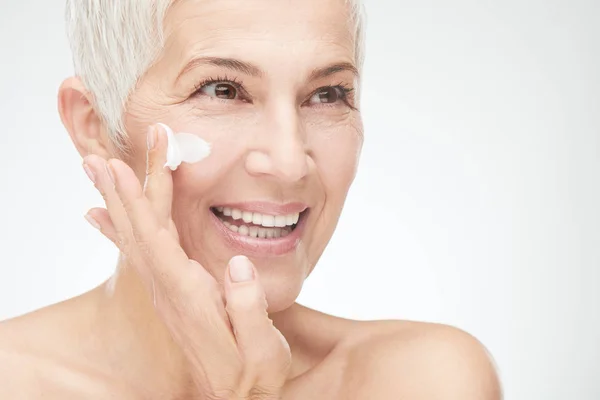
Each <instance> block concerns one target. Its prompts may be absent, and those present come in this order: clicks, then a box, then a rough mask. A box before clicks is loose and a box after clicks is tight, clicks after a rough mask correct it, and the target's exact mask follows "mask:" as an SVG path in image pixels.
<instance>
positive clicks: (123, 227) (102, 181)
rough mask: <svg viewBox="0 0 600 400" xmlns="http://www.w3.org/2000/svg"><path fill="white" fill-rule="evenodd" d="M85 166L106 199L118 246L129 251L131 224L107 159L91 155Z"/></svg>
mask: <svg viewBox="0 0 600 400" xmlns="http://www.w3.org/2000/svg"><path fill="white" fill-rule="evenodd" d="M83 167H84V169H85V171H86V173H87V175H88V177H89V178H90V180H91V181H92V182H93V183H94V185H95V187H96V189H98V191H99V192H100V194H101V195H102V198H103V199H104V203H105V204H106V208H107V210H108V214H109V216H110V220H111V221H112V224H113V227H114V230H115V234H116V242H115V243H116V244H117V247H119V249H120V250H121V251H122V252H124V253H126V252H129V249H128V248H127V247H128V246H129V244H130V243H131V241H132V237H131V224H130V223H129V219H128V217H127V213H126V212H125V209H124V208H123V205H122V204H121V200H120V199H119V195H118V194H117V192H116V191H115V188H114V184H113V183H112V181H111V179H110V177H109V175H108V173H107V170H106V161H105V160H104V159H102V158H101V157H98V156H96V155H89V156H87V157H85V158H84V161H83Z"/></svg>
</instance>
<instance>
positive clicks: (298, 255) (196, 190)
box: [126, 0, 363, 308]
mask: <svg viewBox="0 0 600 400" xmlns="http://www.w3.org/2000/svg"><path fill="white" fill-rule="evenodd" d="M165 38H166V41H165V49H164V51H163V53H162V54H161V56H160V58H159V59H158V61H157V62H156V63H155V64H154V65H153V66H152V67H151V68H150V69H149V70H148V71H147V73H146V74H145V75H144V77H143V78H142V79H141V80H140V83H139V85H138V86H137V87H136V90H135V91H134V93H133V94H132V96H131V97H130V100H129V102H128V104H127V113H126V126H127V129H128V131H129V132H130V133H131V135H132V138H133V141H134V147H135V148H136V149H137V150H138V153H137V154H138V156H137V158H136V160H135V161H134V163H135V165H138V166H139V171H140V174H142V177H143V171H144V170H145V146H146V141H145V136H144V135H143V133H145V132H146V130H147V128H148V126H149V125H151V124H155V123H157V122H163V123H166V124H167V125H169V126H170V127H171V128H172V129H173V130H174V131H176V132H182V131H183V132H189V133H193V134H197V135H199V136H201V137H202V138H203V139H204V140H206V141H208V142H209V143H211V147H212V154H211V156H210V157H208V158H207V159H206V160H204V161H202V162H201V163H199V164H197V165H185V164H184V165H182V166H181V167H180V168H179V169H178V170H177V171H176V173H174V174H173V185H174V186H173V189H174V200H173V219H174V221H175V223H176V225H177V228H178V231H179V233H180V239H181V243H182V246H183V248H184V250H185V251H186V253H187V254H188V256H190V258H193V259H195V260H197V261H198V262H200V263H201V264H202V265H203V266H204V267H205V268H207V270H209V271H210V272H211V273H212V274H213V276H215V278H216V279H217V280H219V281H221V280H222V277H223V272H224V268H225V266H226V264H227V262H228V261H229V259H230V258H231V257H232V256H234V255H235V254H232V253H231V250H230V249H229V248H228V247H227V246H226V245H225V244H223V241H222V238H221V237H218V236H216V234H215V233H214V229H213V228H212V225H211V224H212V221H210V220H209V218H210V214H209V212H210V211H209V208H210V207H211V206H213V205H215V204H219V203H226V202H232V203H235V202H242V201H247V200H268V201H273V202H279V203H285V202H289V201H301V202H304V203H306V204H309V205H310V207H311V213H310V220H309V221H310V226H309V231H308V232H307V233H306V235H305V237H304V238H303V240H302V243H301V245H300V246H298V248H297V250H296V252H295V253H293V254H290V255H288V256H285V257H280V258H277V259H264V260H258V262H259V264H260V265H259V268H261V277H262V278H264V279H265V281H266V282H270V283H268V285H267V287H266V290H267V296H268V298H269V303H270V304H273V307H274V308H285V306H286V305H289V303H290V301H293V300H295V297H296V295H297V292H298V291H299V290H300V287H301V286H302V281H303V280H304V278H305V277H306V276H307V275H308V273H309V271H311V270H312V268H313V266H314V265H315V264H316V262H317V260H318V258H319V257H320V256H321V254H322V252H323V250H324V249H325V247H326V245H327V243H328V241H329V239H330V237H331V235H332V233H333V231H334V230H335V227H336V225H337V221H338V219H339V216H340V213H341V210H342V206H343V203H344V201H345V198H346V195H347V192H348V188H349V187H350V184H351V183H352V181H353V179H354V176H355V174H356V166H357V162H358V155H359V154H360V149H361V148H362V142H363V128H362V119H361V117H360V112H359V111H358V110H356V109H353V108H351V107H347V106H344V105H343V104H339V105H336V106H333V107H324V106H320V105H319V106H316V105H312V104H308V103H307V102H308V100H309V98H310V97H311V95H312V94H313V93H314V92H315V91H316V90H317V89H319V88H321V87H328V86H334V85H339V84H340V83H341V82H343V83H345V84H346V85H348V86H350V87H353V88H354V93H356V92H358V82H357V77H356V76H355V74H354V73H353V72H352V71H346V70H344V71H342V70H340V71H336V72H335V73H334V74H333V75H330V76H322V77H320V78H318V79H313V80H310V77H311V74H313V72H314V71H315V69H319V68H325V67H327V66H331V65H334V64H339V63H349V64H352V65H354V63H355V59H354V58H355V43H354V37H353V30H352V23H351V22H350V12H349V9H348V7H347V5H346V2H345V0H178V1H175V2H174V3H173V5H172V6H171V9H170V10H169V12H168V13H167V18H166V20H165ZM198 57H215V58H230V59H234V60H240V61H243V62H245V63H249V64H252V65H253V66H255V67H256V68H257V69H259V70H260V73H256V72H258V71H246V72H252V73H244V72H243V71H242V69H243V68H237V70H236V68H228V65H227V63H222V62H220V63H212V64H211V65H209V64H210V63H209V64H207V63H195V64H194V65H191V66H190V67H189V68H187V69H186V66H187V65H189V63H190V61H192V60H194V59H196V58H198ZM215 64H217V65H215ZM229 66H231V65H229ZM234 67H235V65H234ZM238 67H239V65H238ZM182 71H183V73H182ZM211 78H212V79H217V80H223V79H235V81H236V82H239V83H240V84H241V85H242V86H243V87H244V89H245V90H247V92H248V94H249V96H250V97H251V99H249V101H247V102H242V101H239V102H236V101H230V102H226V101H221V100H220V99H213V98H208V97H206V96H204V95H201V94H197V93H196V94H195V92H196V91H197V89H198V86H199V85H200V83H201V82H203V81H205V80H207V79H211ZM355 103H357V101H356V102H355ZM355 105H356V104H355ZM275 155H276V156H275ZM249 157H259V158H257V159H259V160H260V159H261V158H260V157H263V159H266V160H268V161H269V162H272V163H281V165H279V166H280V167H282V168H284V167H286V165H284V164H283V163H284V162H286V157H288V158H293V157H306V160H305V162H306V165H307V173H306V176H305V177H303V178H302V179H301V180H298V181H285V180H283V179H281V178H280V177H277V176H275V175H273V174H272V173H271V172H264V171H263V172H260V173H257V172H256V171H251V170H250V168H249V167H248V165H249V163H248V162H247V160H248V159H249ZM299 160H301V161H304V160H303V159H300V158H294V159H293V160H292V161H296V162H299ZM287 161H290V160H287ZM289 165H290V164H287V166H288V167H289ZM296 165H298V164H296ZM134 168H135V167H134ZM274 169H276V168H274ZM262 271H265V273H264V274H263V273H262ZM283 288H287V289H288V291H287V292H285V291H284V290H283Z"/></svg>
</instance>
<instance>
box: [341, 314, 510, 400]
mask: <svg viewBox="0 0 600 400" xmlns="http://www.w3.org/2000/svg"><path fill="white" fill-rule="evenodd" d="M340 345H341V346H342V347H344V348H345V353H346V357H347V369H346V372H345V376H344V377H343V380H344V385H343V386H344V392H345V393H344V394H343V395H342V396H341V397H342V398H356V399H362V398H407V399H414V400H419V399H423V400H433V399H444V400H453V399H456V400H459V399H460V400H500V399H501V398H502V392H501V386H500V382H499V379H498V376H497V372H496V369H495V366H494V362H493V360H492V358H491V356H490V354H489V353H488V351H487V350H486V349H485V347H484V346H483V345H482V344H481V343H480V342H479V341H478V340H477V339H475V338H474V337H473V336H471V335H470V334H468V333H466V332H464V331H462V330H460V329H457V328H454V327H451V326H447V325H441V324H430V323H420V322H410V321H377V322H363V323H360V325H358V326H357V327H355V328H354V329H353V330H352V331H351V332H350V333H349V335H348V337H347V338H346V339H345V340H344V341H343V342H342V343H340Z"/></svg>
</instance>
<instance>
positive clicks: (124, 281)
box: [93, 259, 191, 398]
mask: <svg viewBox="0 0 600 400" xmlns="http://www.w3.org/2000/svg"><path fill="white" fill-rule="evenodd" d="M95 292H96V298H97V299H96V303H97V309H98V312H97V317H96V318H95V319H96V321H95V322H94V324H93V325H94V328H93V329H94V332H93V334H94V336H95V337H96V338H97V339H98V342H99V343H100V347H101V348H100V349H98V350H100V352H101V355H100V356H101V357H104V358H108V359H107V360H106V361H107V362H108V364H107V365H109V366H110V367H108V368H110V371H108V372H109V374H114V373H118V374H119V379H120V380H122V381H123V382H125V383H127V385H128V386H130V387H132V388H134V390H136V391H138V390H139V391H142V392H147V393H148V394H152V395H153V397H155V396H156V394H157V393H164V394H165V396H164V397H161V398H173V397H174V398H181V396H182V395H184V396H188V395H189V394H191V393H189V390H190V387H191V385H189V383H188V382H189V380H188V377H189V376H190V374H189V370H188V367H187V363H186V361H185V358H184V356H183V354H182V352H181V350H180V348H179V347H178V346H177V345H176V344H175V343H174V342H173V340H172V338H171V335H170V334H169V332H168V330H167V328H166V327H165V325H164V324H163V323H162V321H161V320H160V318H159V316H158V315H157V314H156V312H155V309H154V304H153V298H152V294H151V293H149V292H148V290H147V289H146V288H145V287H144V286H143V284H142V282H141V280H140V278H139V276H138V274H137V272H136V271H135V268H134V267H133V266H132V265H129V264H128V263H126V262H125V261H124V260H122V259H120V260H119V263H118V266H117V270H116V273H115V275H114V276H113V277H112V278H111V279H110V280H109V281H108V282H106V283H105V284H103V285H102V286H100V287H99V288H98V289H97V290H96V291H95ZM115 366H116V367H115ZM115 369H118V371H115Z"/></svg>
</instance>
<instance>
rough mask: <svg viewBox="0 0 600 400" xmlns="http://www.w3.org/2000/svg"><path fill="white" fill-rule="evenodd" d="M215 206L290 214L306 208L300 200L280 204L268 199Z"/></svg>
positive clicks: (273, 213) (265, 212) (269, 213)
mask: <svg viewBox="0 0 600 400" xmlns="http://www.w3.org/2000/svg"><path fill="white" fill-rule="evenodd" d="M217 207H229V208H235V209H238V210H242V211H249V212H255V213H259V214H267V215H290V214H295V213H301V212H303V211H305V210H306V209H307V208H308V206H307V205H306V204H304V203H301V202H290V203H285V204H281V203H273V202H268V201H244V202H238V203H224V204H217V205H214V206H213V208H217Z"/></svg>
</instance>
